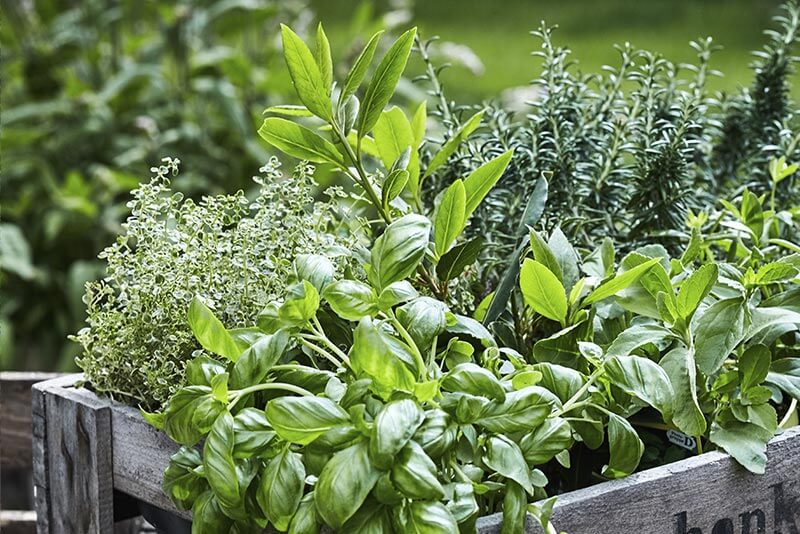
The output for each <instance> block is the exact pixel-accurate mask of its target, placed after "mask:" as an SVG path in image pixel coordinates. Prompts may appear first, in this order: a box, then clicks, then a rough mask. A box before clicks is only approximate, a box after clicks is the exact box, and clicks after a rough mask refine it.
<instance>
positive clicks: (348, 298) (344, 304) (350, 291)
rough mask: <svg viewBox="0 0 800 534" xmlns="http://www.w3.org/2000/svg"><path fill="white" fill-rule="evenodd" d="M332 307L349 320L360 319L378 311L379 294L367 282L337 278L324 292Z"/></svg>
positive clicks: (340, 315) (324, 296) (337, 313)
mask: <svg viewBox="0 0 800 534" xmlns="http://www.w3.org/2000/svg"><path fill="white" fill-rule="evenodd" d="M322 297H323V298H324V299H325V301H326V302H327V303H328V304H330V306H331V309H332V310H333V311H334V312H335V313H336V315H338V316H339V317H341V318H342V319H347V320H348V321H358V320H360V319H361V318H362V317H371V316H373V315H375V314H376V313H377V312H378V306H377V304H378V296H377V295H376V294H375V290H374V289H372V288H371V287H370V286H368V285H367V284H364V283H362V282H358V281H355V280H337V281H336V282H333V283H332V284H330V285H329V286H328V287H327V288H326V289H325V292H324V293H323V294H322Z"/></svg>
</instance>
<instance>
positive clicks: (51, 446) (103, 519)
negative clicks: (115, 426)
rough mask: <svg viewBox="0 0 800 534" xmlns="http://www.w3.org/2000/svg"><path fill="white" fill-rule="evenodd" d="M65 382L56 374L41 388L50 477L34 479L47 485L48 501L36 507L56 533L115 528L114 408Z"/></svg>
mask: <svg viewBox="0 0 800 534" xmlns="http://www.w3.org/2000/svg"><path fill="white" fill-rule="evenodd" d="M74 379H75V378H74V377H73V382H74ZM66 383H67V384H68V383H69V382H66ZM64 384H65V382H64V380H63V379H56V380H53V381H49V382H47V383H45V385H44V386H43V387H42V388H41V389H42V391H43V393H44V412H45V418H46V422H45V429H44V434H45V435H44V437H43V439H42V441H43V445H44V468H45V470H46V472H47V478H46V480H45V481H41V480H37V481H36V483H37V492H38V491H39V488H40V487H41V486H44V487H45V488H46V501H47V502H46V510H40V509H39V508H37V512H39V513H46V514H47V521H48V523H49V525H48V526H49V530H48V532H50V533H52V534H62V533H64V534H67V533H70V534H71V533H77V532H80V533H82V534H105V533H108V532H112V531H113V528H114V509H113V489H114V485H113V471H112V469H113V465H112V461H111V457H112V449H111V409H110V407H109V406H108V403H107V402H105V401H103V400H101V399H99V398H98V397H97V396H95V395H86V394H84V392H79V391H78V390H75V389H72V388H69V387H63V386H64ZM36 439H39V438H38V436H37V437H36ZM38 504H39V503H38V502H37V505H38Z"/></svg>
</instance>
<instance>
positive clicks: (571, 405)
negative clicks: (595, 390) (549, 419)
mask: <svg viewBox="0 0 800 534" xmlns="http://www.w3.org/2000/svg"><path fill="white" fill-rule="evenodd" d="M602 369H603V368H602V367H599V368H598V369H597V370H596V371H595V372H594V373H592V374H591V376H589V380H587V381H586V383H585V384H584V385H583V386H581V388H580V389H579V390H578V391H576V392H575V395H573V396H572V397H571V398H570V399H569V400H568V401H567V402H565V403H564V406H562V407H561V410H559V411H558V412H556V415H563V414H565V413H567V412H568V411H570V410H573V409H575V408H577V407H578V406H584V405H585V404H589V403H588V402H586V403H580V402H579V401H580V398H581V397H583V395H584V393H586V392H587V391H589V388H590V387H592V384H594V381H595V380H597V377H598V376H600V373H601V372H602Z"/></svg>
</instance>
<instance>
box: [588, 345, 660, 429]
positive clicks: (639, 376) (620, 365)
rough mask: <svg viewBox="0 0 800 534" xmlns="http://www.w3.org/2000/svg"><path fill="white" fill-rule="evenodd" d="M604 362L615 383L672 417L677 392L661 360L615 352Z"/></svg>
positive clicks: (609, 377)
mask: <svg viewBox="0 0 800 534" xmlns="http://www.w3.org/2000/svg"><path fill="white" fill-rule="evenodd" d="M604 366H605V371H606V376H607V377H608V379H609V380H611V382H612V383H613V384H614V385H616V386H617V387H619V388H620V389H622V390H623V391H625V392H626V393H628V394H629V395H633V396H634V397H636V398H638V399H639V400H641V401H643V402H646V403H647V404H649V405H650V406H652V407H653V408H655V409H656V410H658V411H659V412H661V414H662V415H663V416H664V418H665V419H670V418H671V417H672V412H673V402H674V396H675V394H674V392H673V391H672V384H671V383H670V380H669V376H667V373H666V372H665V371H664V369H662V368H661V367H659V366H658V364H656V363H654V362H652V361H650V360H648V359H647V358H640V357H639V356H612V357H611V358H609V359H608V360H606V362H605V363H604Z"/></svg>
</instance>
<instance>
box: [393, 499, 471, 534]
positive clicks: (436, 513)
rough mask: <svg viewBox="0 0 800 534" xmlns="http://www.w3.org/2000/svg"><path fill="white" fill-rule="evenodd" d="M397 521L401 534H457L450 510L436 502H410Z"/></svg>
mask: <svg viewBox="0 0 800 534" xmlns="http://www.w3.org/2000/svg"><path fill="white" fill-rule="evenodd" d="M403 512H405V513H404V514H403V517H402V519H400V520H399V521H398V523H399V524H400V526H401V529H402V530H401V531H402V532H403V534H434V533H435V534H458V532H459V530H458V524H457V523H456V520H455V518H454V517H453V514H451V513H450V510H448V509H447V507H445V505H443V504H442V503H440V502H437V501H411V502H410V503H409V505H408V507H407V508H405V509H404V510H403Z"/></svg>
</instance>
